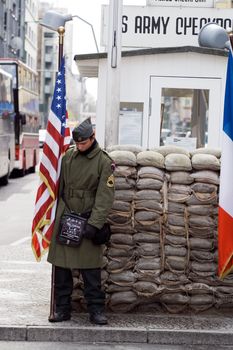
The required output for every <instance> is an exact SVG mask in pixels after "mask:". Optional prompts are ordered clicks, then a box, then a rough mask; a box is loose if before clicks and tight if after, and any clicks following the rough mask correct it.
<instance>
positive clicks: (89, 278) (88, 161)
mask: <svg viewBox="0 0 233 350" xmlns="http://www.w3.org/2000/svg"><path fill="white" fill-rule="evenodd" d="M72 134H73V139H74V142H75V147H72V148H70V149H69V150H68V151H67V152H66V154H65V155H64V157H63V160H62V167H61V176H60V187H59V195H58V207H57V212H56V220H55V225H54V232H53V237H52V242H51V244H50V248H49V254H48V262H50V263H51V264H53V265H54V266H55V286H54V294H55V305H56V309H55V314H54V318H52V319H51V318H49V321H50V322H61V321H66V320H69V319H70V318H71V294H72V290H73V278H72V272H71V270H72V269H79V270H80V273H81V275H82V278H83V282H84V297H85V300H86V303H87V310H88V312H89V315H90V321H91V322H92V323H95V324H99V325H103V324H107V318H106V316H105V314H104V306H105V293H104V291H102V290H101V265H102V256H103V245H100V244H99V245H96V244H94V243H93V240H95V239H96V238H97V240H98V234H99V233H100V232H101V231H100V229H101V228H102V227H103V225H104V223H105V222H106V219H107V216H108V213H109V211H110V209H111V207H112V203H113V199H114V176H113V162H112V160H111V158H110V157H109V156H108V155H107V153H106V152H104V151H103V150H101V148H100V147H99V145H98V143H97V141H96V138H95V133H94V131H93V128H92V124H91V119H90V118H88V119H86V120H84V121H83V122H82V123H81V124H80V125H79V126H77V127H76V128H75V129H74V130H73V132H72ZM68 210H71V211H73V212H75V213H90V214H89V215H88V221H87V225H86V228H85V231H84V238H83V240H82V242H81V245H80V246H79V247H70V246H66V245H61V244H59V243H58V242H57V241H56V236H57V234H58V231H59V225H60V219H61V216H62V214H63V213H64V212H67V211H68Z"/></svg>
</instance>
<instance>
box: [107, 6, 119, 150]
mask: <svg viewBox="0 0 233 350" xmlns="http://www.w3.org/2000/svg"><path fill="white" fill-rule="evenodd" d="M121 21H122V0H110V2H109V22H108V58H107V84H106V107H105V147H107V146H109V145H114V144H117V143H118V132H119V113H120V66H121V26H122V25H121Z"/></svg>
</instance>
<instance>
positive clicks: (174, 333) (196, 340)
mask: <svg viewBox="0 0 233 350" xmlns="http://www.w3.org/2000/svg"><path fill="white" fill-rule="evenodd" d="M0 341H31V342H33V341H35V342H36V341H38V342H57V341H58V342H76V343H90V342H91V343H95V342H96V343H142V344H146V343H147V344H159V345H161V344H164V345H165V344H166V345H215V346H216V345H232V344H233V332H230V331H210V330H205V331H202V330H175V329H169V330H168V329H146V328H115V327H114V328H112V327H103V326H95V327H94V326H93V327H70V326H68V327H49V326H11V327H9V326H0Z"/></svg>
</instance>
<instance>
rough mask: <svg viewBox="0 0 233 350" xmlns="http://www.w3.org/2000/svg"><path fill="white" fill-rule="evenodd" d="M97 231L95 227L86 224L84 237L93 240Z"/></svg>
mask: <svg viewBox="0 0 233 350" xmlns="http://www.w3.org/2000/svg"><path fill="white" fill-rule="evenodd" d="M97 231H98V229H97V228H96V227H95V226H92V225H91V224H86V227H85V232H84V237H85V238H87V239H93V238H94V237H95V234H96V232H97Z"/></svg>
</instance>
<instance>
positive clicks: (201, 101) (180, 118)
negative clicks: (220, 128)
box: [160, 88, 209, 147]
mask: <svg viewBox="0 0 233 350" xmlns="http://www.w3.org/2000/svg"><path fill="white" fill-rule="evenodd" d="M208 112H209V90H201V89H176V88H163V89H162V103H161V124H160V126H161V127H160V144H161V145H163V144H166V142H167V141H168V140H171V138H172V137H173V138H176V139H178V138H179V139H180V140H181V142H182V140H183V141H184V139H183V138H190V140H191V138H192V140H194V141H195V143H196V147H205V146H206V145H207V143H208ZM168 137H169V138H170V139H168ZM186 141H189V140H187V139H186ZM177 145H178V144H177Z"/></svg>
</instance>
